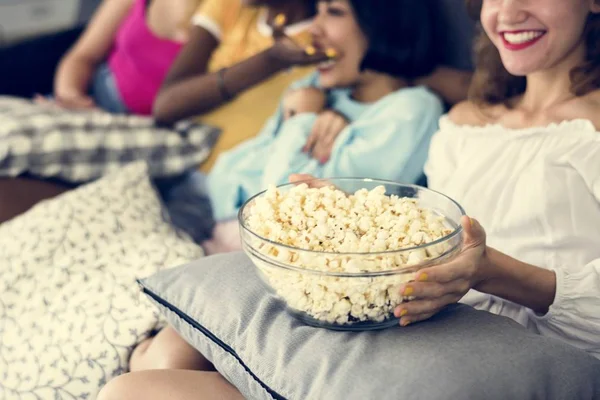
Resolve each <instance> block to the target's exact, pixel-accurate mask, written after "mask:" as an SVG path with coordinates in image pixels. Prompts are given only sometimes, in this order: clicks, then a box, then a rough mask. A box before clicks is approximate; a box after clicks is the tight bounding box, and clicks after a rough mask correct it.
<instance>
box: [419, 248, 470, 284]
mask: <svg viewBox="0 0 600 400" xmlns="http://www.w3.org/2000/svg"><path fill="white" fill-rule="evenodd" d="M475 267H476V266H475V265H474V264H473V261H472V260H471V259H470V258H469V257H466V256H464V255H463V254H459V255H458V256H456V258H454V259H453V260H452V261H450V262H447V263H445V264H439V265H434V266H433V267H429V268H424V269H422V270H421V271H419V273H418V274H417V275H416V280H417V281H418V282H438V283H449V282H453V281H457V280H461V279H465V280H467V279H469V278H470V277H471V276H472V275H473V270H474V269H475Z"/></svg>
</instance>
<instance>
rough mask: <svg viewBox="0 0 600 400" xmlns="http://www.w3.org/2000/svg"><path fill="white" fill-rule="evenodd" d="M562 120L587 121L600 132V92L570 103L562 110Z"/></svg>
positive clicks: (596, 91)
mask: <svg viewBox="0 0 600 400" xmlns="http://www.w3.org/2000/svg"><path fill="white" fill-rule="evenodd" d="M561 119H563V120H573V119H587V120H589V121H590V122H591V123H592V124H593V125H594V127H596V130H597V131H599V132H600V90H595V91H593V92H591V93H589V94H586V95H585V96H581V97H578V98H576V99H573V100H572V101H570V102H569V103H568V104H566V105H565V106H564V107H563V108H562V110H561Z"/></svg>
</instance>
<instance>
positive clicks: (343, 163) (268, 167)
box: [207, 74, 444, 221]
mask: <svg viewBox="0 0 600 400" xmlns="http://www.w3.org/2000/svg"><path fill="white" fill-rule="evenodd" d="M306 86H318V74H314V75H311V76H310V77H308V78H307V79H304V80H301V81H299V82H297V83H295V84H294V85H292V87H293V88H299V87H306ZM328 104H329V105H330V108H332V109H334V110H336V111H338V112H340V113H341V114H343V115H345V116H346V117H347V118H348V119H349V120H350V122H351V123H350V124H349V125H348V126H347V127H346V128H345V129H344V130H343V131H342V132H341V133H340V134H339V135H338V137H337V138H336V140H335V143H334V145H333V149H332V152H331V157H330V158H329V161H328V162H327V163H325V164H320V163H319V162H318V161H317V160H315V159H313V158H312V157H311V156H310V154H306V153H304V152H302V148H303V147H304V145H305V144H306V140H307V139H308V136H309V135H310V132H311V129H312V126H313V124H314V122H315V120H316V119H317V117H318V115H317V114H314V113H304V114H298V115H296V116H294V117H292V118H290V119H288V120H286V121H284V120H283V115H282V114H283V113H282V108H281V106H280V107H279V110H278V111H277V113H276V114H275V115H274V116H273V117H272V118H271V119H270V120H269V121H268V122H267V124H266V125H265V127H264V128H263V130H262V131H261V133H260V134H259V135H258V136H257V137H256V138H253V139H250V140H248V141H246V142H244V143H242V144H240V145H239V146H238V147H236V148H234V149H232V150H230V151H228V152H225V153H223V154H222V155H221V156H220V157H219V159H218V160H217V162H216V164H215V166H214V168H213V170H212V171H211V173H210V174H209V175H208V179H207V184H208V191H209V195H210V198H211V203H212V206H213V212H214V217H215V220H216V221H222V220H226V219H231V218H234V217H235V216H236V214H237V212H238V210H239V208H240V207H241V206H242V205H243V204H244V202H245V201H246V200H248V199H249V198H250V197H252V196H253V195H255V194H256V193H259V192H260V191H262V190H264V189H266V188H267V186H268V185H270V184H274V185H280V184H284V183H287V181H288V177H289V176H290V175H291V174H293V173H305V174H311V175H314V176H315V177H319V178H334V177H369V178H379V179H387V180H393V181H397V182H404V183H415V182H416V181H417V180H418V179H419V178H420V177H421V176H422V174H423V165H424V164H425V160H426V159H427V153H428V150H429V142H430V139H431V137H432V135H433V134H434V133H435V132H436V131H437V129H438V121H439V119H440V117H441V116H442V113H443V111H444V109H443V104H442V102H441V100H440V99H439V98H438V97H437V96H436V95H434V94H433V93H431V92H430V91H429V90H428V89H426V88H425V87H414V88H403V89H400V90H398V91H396V92H393V93H391V94H389V95H387V96H385V97H383V98H382V99H380V100H378V101H377V102H375V103H371V104H366V103H359V102H357V101H355V100H353V99H352V98H351V90H350V89H333V90H331V91H329V93H328Z"/></svg>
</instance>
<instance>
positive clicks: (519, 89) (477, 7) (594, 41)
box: [466, 0, 600, 106]
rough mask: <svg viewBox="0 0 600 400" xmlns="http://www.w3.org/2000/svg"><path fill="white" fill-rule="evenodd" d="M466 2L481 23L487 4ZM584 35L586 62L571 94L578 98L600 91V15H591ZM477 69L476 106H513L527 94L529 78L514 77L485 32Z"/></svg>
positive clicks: (481, 35)
mask: <svg viewBox="0 0 600 400" xmlns="http://www.w3.org/2000/svg"><path fill="white" fill-rule="evenodd" d="M466 2H467V9H468V11H469V14H470V15H471V18H473V19H474V20H475V21H479V18H480V15H481V7H482V2H483V0H466ZM584 35H585V44H586V57H585V61H584V62H583V64H581V65H579V66H577V67H575V68H574V69H573V70H571V91H572V92H573V94H575V95H576V96H583V95H585V94H587V93H589V92H591V91H593V90H596V89H598V88H600V14H591V13H590V15H589V17H588V20H587V23H586V27H585V31H584ZM475 66H476V70H475V75H474V76H473V81H472V83H471V88H470V90H469V98H470V99H471V100H472V101H473V102H475V103H479V104H482V103H485V104H505V105H506V106H510V104H509V101H510V99H512V98H513V97H515V96H518V95H520V94H522V93H524V92H525V87H526V78H525V77H522V76H514V75H511V74H510V73H509V72H508V71H507V70H506V68H504V65H503V64H502V60H501V58H500V53H499V52H498V49H497V48H496V46H494V44H493V43H492V41H491V40H490V38H489V37H488V36H487V34H486V33H485V32H484V30H483V29H481V28H480V32H479V37H478V38H477V40H476V42H475Z"/></svg>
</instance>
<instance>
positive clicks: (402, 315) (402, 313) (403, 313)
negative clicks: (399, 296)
mask: <svg viewBox="0 0 600 400" xmlns="http://www.w3.org/2000/svg"><path fill="white" fill-rule="evenodd" d="M406 314H408V310H407V309H404V310H402V311H400V318H402V317H404V316H405V315H406Z"/></svg>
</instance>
